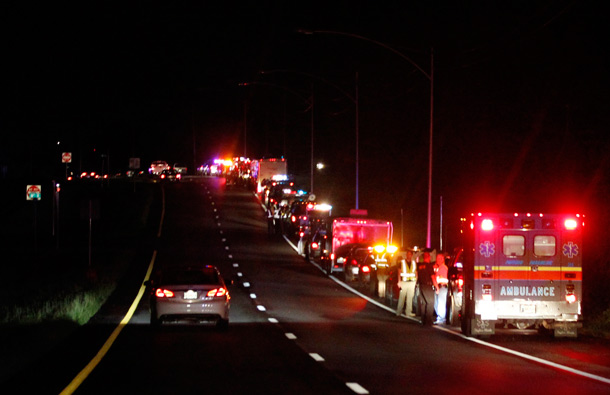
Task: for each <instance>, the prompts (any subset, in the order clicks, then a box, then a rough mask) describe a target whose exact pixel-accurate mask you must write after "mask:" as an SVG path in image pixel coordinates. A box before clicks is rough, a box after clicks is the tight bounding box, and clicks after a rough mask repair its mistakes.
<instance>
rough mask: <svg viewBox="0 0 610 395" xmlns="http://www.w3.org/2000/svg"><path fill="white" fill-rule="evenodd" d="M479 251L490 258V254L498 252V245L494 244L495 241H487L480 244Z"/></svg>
mask: <svg viewBox="0 0 610 395" xmlns="http://www.w3.org/2000/svg"><path fill="white" fill-rule="evenodd" d="M479 253H480V254H481V255H483V256H484V257H485V258H489V257H490V256H492V255H493V254H495V253H496V246H495V245H494V243H490V242H489V241H485V242H483V243H481V244H480V245H479Z"/></svg>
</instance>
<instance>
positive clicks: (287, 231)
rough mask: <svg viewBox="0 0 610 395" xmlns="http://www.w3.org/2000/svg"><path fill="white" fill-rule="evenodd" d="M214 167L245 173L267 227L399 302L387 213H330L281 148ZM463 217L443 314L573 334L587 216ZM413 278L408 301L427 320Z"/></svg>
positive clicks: (466, 325) (474, 322) (489, 326)
mask: <svg viewBox="0 0 610 395" xmlns="http://www.w3.org/2000/svg"><path fill="white" fill-rule="evenodd" d="M227 165H228V163H227ZM219 175H223V176H225V177H227V178H231V177H237V178H240V179H245V180H247V183H246V184H247V185H248V186H250V187H251V188H252V189H253V190H254V191H256V193H257V195H258V197H259V198H260V200H261V202H262V203H263V204H264V205H265V206H266V207H267V208H268V210H269V215H268V217H269V219H270V221H273V226H272V227H270V230H273V233H277V234H283V235H285V236H286V237H288V238H290V239H292V240H293V241H296V243H297V245H298V251H299V253H300V254H301V255H302V256H304V257H305V258H306V259H308V260H309V259H311V260H313V261H315V262H317V263H318V264H319V265H320V266H321V267H322V268H323V269H324V270H325V272H326V273H327V274H328V275H334V274H342V275H343V277H344V279H345V281H346V282H347V283H351V284H354V285H355V286H358V287H360V288H361V289H362V290H367V291H368V292H369V294H370V295H374V296H376V297H378V298H380V299H383V300H384V301H385V302H386V303H387V304H389V305H390V306H395V305H396V303H397V299H398V293H399V288H398V278H399V262H400V260H401V259H404V258H405V257H406V252H407V250H408V249H406V248H401V249H398V248H396V247H395V246H394V245H393V244H392V241H393V240H392V237H393V225H392V222H391V221H386V220H380V219H371V218H368V217H366V216H361V215H352V216H349V217H333V216H332V207H331V206H329V205H327V204H322V203H320V202H317V201H316V198H315V196H313V195H312V194H307V193H306V192H304V191H299V190H298V189H297V188H296V187H295V185H294V182H293V181H292V180H291V179H290V177H288V176H287V163H286V160H285V159H283V158H280V159H261V160H253V161H251V160H237V161H233V164H231V165H229V166H227V167H226V168H225V169H223V170H222V172H221V173H220V174H219ZM358 214H361V211H359V212H358ZM460 222H461V232H460V233H461V242H460V243H459V244H460V245H458V246H457V247H456V248H455V249H454V250H453V251H451V253H446V254H445V255H446V258H448V259H446V262H447V266H448V280H449V282H448V285H447V287H448V292H447V301H446V303H447V323H448V324H450V325H459V326H460V327H461V330H462V332H463V333H464V334H465V335H467V336H488V335H492V334H494V333H495V332H496V330H497V329H499V328H505V329H519V330H523V329H537V330H539V331H541V332H544V331H550V332H552V333H553V335H554V336H555V337H577V334H578V331H577V330H578V328H579V327H581V326H582V311H581V301H582V231H583V228H584V225H585V223H584V216H582V215H579V214H544V213H540V214H530V213H473V214H471V215H470V216H469V217H465V218H462V219H461V221H460ZM411 251H414V252H417V247H414V248H412V249H411ZM433 260H434V259H433ZM419 286H420V284H419V282H418V285H417V286H416V292H415V297H414V298H413V300H414V301H413V306H412V311H413V312H414V313H415V314H416V315H417V316H419V317H420V318H421V320H422V322H424V323H426V322H432V321H433V318H434V317H428V316H427V315H428V314H429V312H430V309H429V308H428V307H427V306H426V301H425V300H424V299H423V298H422V297H421V296H420V295H421V293H420V292H419V290H418V288H419ZM422 286H423V285H422Z"/></svg>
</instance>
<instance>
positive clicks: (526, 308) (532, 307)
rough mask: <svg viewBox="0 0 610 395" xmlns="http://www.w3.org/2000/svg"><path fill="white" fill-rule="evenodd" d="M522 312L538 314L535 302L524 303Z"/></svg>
mask: <svg viewBox="0 0 610 395" xmlns="http://www.w3.org/2000/svg"><path fill="white" fill-rule="evenodd" d="M521 313H523V314H536V306H535V305H533V304H522V305H521Z"/></svg>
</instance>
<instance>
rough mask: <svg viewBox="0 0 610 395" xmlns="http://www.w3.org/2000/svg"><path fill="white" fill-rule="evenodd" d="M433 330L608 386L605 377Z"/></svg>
mask: <svg viewBox="0 0 610 395" xmlns="http://www.w3.org/2000/svg"><path fill="white" fill-rule="evenodd" d="M434 329H437V330H439V331H443V332H446V333H451V334H452V335H455V336H458V337H461V338H462V339H465V340H468V341H471V342H474V343H477V344H480V345H482V346H485V347H489V348H493V349H496V350H498V351H502V352H505V353H507V354H511V355H514V356H516V357H519V358H522V359H527V360H529V361H533V362H536V363H539V364H542V365H546V366H550V367H552V368H555V369H560V370H563V371H566V372H570V373H573V374H576V375H578V376H583V377H587V378H590V379H593V380H597V381H601V382H602V383H606V384H610V379H608V378H606V377H602V376H598V375H595V374H592V373H588V372H584V371H582V370H578V369H574V368H571V367H569V366H565V365H561V364H558V363H555V362H551V361H547V360H546V359H542V358H538V357H534V356H532V355H528V354H524V353H522V352H519V351H515V350H511V349H510V348H506V347H502V346H498V345H496V344H493V343H488V342H486V341H483V340H480V339H477V338H474V337H468V336H464V335H463V334H462V333H459V332H456V331H453V330H451V329H448V328H444V327H442V326H434Z"/></svg>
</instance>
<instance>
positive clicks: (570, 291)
mask: <svg viewBox="0 0 610 395" xmlns="http://www.w3.org/2000/svg"><path fill="white" fill-rule="evenodd" d="M566 302H568V303H574V302H576V295H575V294H574V284H568V285H566Z"/></svg>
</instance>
